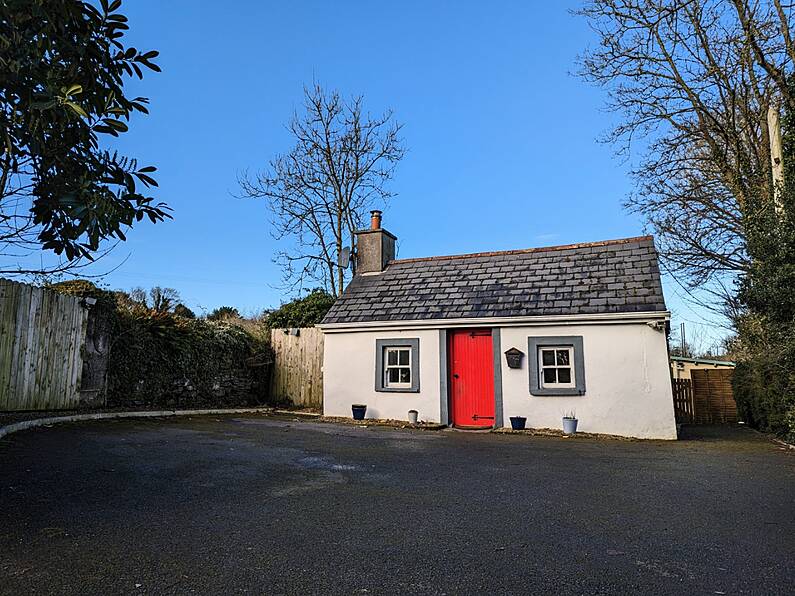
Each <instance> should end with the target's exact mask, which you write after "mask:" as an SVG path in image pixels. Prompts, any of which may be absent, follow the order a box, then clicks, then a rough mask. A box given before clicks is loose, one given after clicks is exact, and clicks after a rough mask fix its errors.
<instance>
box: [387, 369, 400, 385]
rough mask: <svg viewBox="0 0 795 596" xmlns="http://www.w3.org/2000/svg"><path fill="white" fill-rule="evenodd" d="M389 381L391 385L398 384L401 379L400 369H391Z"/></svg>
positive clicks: (388, 373) (389, 370)
mask: <svg viewBox="0 0 795 596" xmlns="http://www.w3.org/2000/svg"><path fill="white" fill-rule="evenodd" d="M387 375H388V376H387V381H388V382H389V383H398V382H399V381H398V379H399V378H400V369H399V368H390V369H388V371H387Z"/></svg>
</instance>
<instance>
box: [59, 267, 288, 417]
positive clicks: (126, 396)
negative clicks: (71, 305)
mask: <svg viewBox="0 0 795 596" xmlns="http://www.w3.org/2000/svg"><path fill="white" fill-rule="evenodd" d="M51 288H52V289H54V290H57V291H61V292H64V293H68V294H74V295H80V296H84V297H91V298H95V299H96V300H97V304H96V305H95V306H94V307H92V316H96V317H97V318H98V319H101V320H103V321H105V324H104V328H102V329H98V331H97V332H100V333H107V334H108V335H109V341H108V342H107V344H108V346H109V350H108V351H109V354H108V357H109V362H108V374H107V383H106V395H107V399H106V405H107V406H108V407H120V406H136V407H180V408H184V407H198V406H213V407H220V406H230V405H257V404H261V403H264V402H265V400H266V399H267V397H268V383H269V380H270V365H271V362H272V357H271V351H270V346H269V344H268V343H267V342H266V341H265V340H264V338H265V337H266V334H262V333H256V332H255V331H256V330H254V329H251V328H250V326H241V325H237V324H235V322H234V321H229V320H227V321H208V320H205V319H191V318H187V317H184V316H180V315H178V314H174V313H170V312H157V311H155V310H152V309H150V308H147V307H146V306H145V305H143V304H141V303H138V302H135V301H131V300H130V299H129V297H128V296H127V295H126V294H124V293H122V292H108V291H106V290H102V289H99V288H97V287H96V286H95V285H94V284H91V282H87V281H84V280H77V281H69V282H62V283H59V284H53V285H52V286H51Z"/></svg>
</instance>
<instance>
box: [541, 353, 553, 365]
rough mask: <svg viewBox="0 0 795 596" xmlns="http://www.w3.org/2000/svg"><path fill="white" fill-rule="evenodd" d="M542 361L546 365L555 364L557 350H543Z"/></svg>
mask: <svg viewBox="0 0 795 596" xmlns="http://www.w3.org/2000/svg"><path fill="white" fill-rule="evenodd" d="M541 363H542V364H543V365H544V366H549V365H550V364H555V350H541Z"/></svg>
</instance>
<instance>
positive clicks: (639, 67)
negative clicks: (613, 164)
mask: <svg viewBox="0 0 795 596" xmlns="http://www.w3.org/2000/svg"><path fill="white" fill-rule="evenodd" d="M579 14H581V15H584V16H585V17H586V18H587V19H588V21H589V23H590V25H591V27H592V28H593V30H594V31H595V32H596V34H597V38H598V45H597V46H595V47H594V48H592V49H590V50H589V51H588V52H586V53H585V55H584V56H583V57H582V58H581V61H580V66H581V70H580V74H581V76H583V77H584V78H585V79H586V80H588V81H591V82H593V83H596V84H598V85H601V86H604V87H605V88H607V90H608V92H609V97H610V99H609V107H610V108H611V109H612V110H614V111H616V112H618V113H620V114H621V115H622V120H621V122H620V123H619V124H618V126H616V127H615V129H614V130H613V131H612V132H611V133H610V134H609V135H608V137H607V140H608V141H610V142H614V143H616V144H617V146H618V148H619V151H620V152H629V150H630V149H631V146H632V143H633V141H637V140H638V139H639V138H642V139H643V142H644V145H645V147H644V151H643V157H642V159H640V160H639V161H637V162H635V163H634V165H633V175H634V177H635V178H636V180H637V190H636V191H635V192H634V193H633V194H632V195H631V196H630V198H629V199H628V202H627V205H628V207H629V209H631V210H633V211H635V212H638V213H640V214H642V215H643V216H644V217H645V219H646V220H647V222H648V223H649V224H650V226H651V228H652V229H653V231H654V232H655V234H656V235H657V238H658V242H659V248H660V249H661V253H662V255H663V257H664V259H665V264H666V265H667V266H668V268H669V269H670V270H671V271H672V272H673V273H675V274H677V277H678V278H680V279H683V280H685V285H687V286H689V287H690V288H691V289H692V288H701V289H703V288H705V287H710V288H713V289H715V290H717V291H718V292H719V293H720V294H721V295H722V296H724V297H728V296H729V295H730V294H731V293H732V288H731V286H730V285H729V284H728V283H727V282H728V281H729V280H731V279H732V278H733V277H734V276H735V275H736V274H738V273H742V272H744V271H746V270H747V267H748V264H749V258H748V255H747V252H746V245H745V232H744V217H745V215H746V213H747V212H748V210H749V209H754V208H758V207H759V205H760V202H764V201H770V200H771V198H772V196H773V193H772V174H771V165H772V164H771V153H770V132H769V128H768V117H769V115H770V114H771V113H777V110H778V108H779V106H780V105H782V104H787V105H788V106H793V105H795V99H794V98H792V97H791V96H790V91H789V89H788V87H787V84H786V78H787V77H786V75H787V73H788V72H789V70H790V69H791V67H792V65H793V61H794V60H795V46H793V41H792V38H791V31H792V6H791V4H789V3H784V2H782V1H781V0H773V1H772V2H771V1H766V0H730V1H720V0H591V1H590V2H589V3H588V4H587V5H586V7H585V8H583V9H582V10H581V11H579ZM627 154H628V153H627Z"/></svg>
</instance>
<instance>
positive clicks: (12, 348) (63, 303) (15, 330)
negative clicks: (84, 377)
mask: <svg viewBox="0 0 795 596" xmlns="http://www.w3.org/2000/svg"><path fill="white" fill-rule="evenodd" d="M87 322H88V310H87V309H86V308H83V306H81V304H80V299H79V298H76V297H73V296H66V295H64V294H59V293H58V292H53V291H51V290H45V289H42V288H36V287H34V286H29V285H27V284H21V283H16V282H12V281H9V280H6V279H0V411H16V410H57V409H66V408H74V407H77V404H78V401H79V399H80V394H79V389H80V377H81V374H82V369H83V358H82V348H83V343H84V341H85V335H86V325H87Z"/></svg>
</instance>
